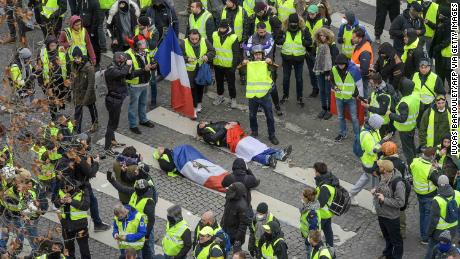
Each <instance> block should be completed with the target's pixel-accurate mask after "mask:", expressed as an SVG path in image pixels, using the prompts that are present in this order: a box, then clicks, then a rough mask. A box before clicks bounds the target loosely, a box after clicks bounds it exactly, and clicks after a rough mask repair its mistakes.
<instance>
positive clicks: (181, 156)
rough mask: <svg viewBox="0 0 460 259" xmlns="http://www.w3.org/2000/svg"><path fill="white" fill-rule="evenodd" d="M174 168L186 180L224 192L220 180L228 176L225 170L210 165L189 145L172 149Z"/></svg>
mask: <svg viewBox="0 0 460 259" xmlns="http://www.w3.org/2000/svg"><path fill="white" fill-rule="evenodd" d="M173 160H174V164H175V165H176V168H177V169H178V170H179V172H180V173H181V174H182V175H183V176H185V177H186V178H187V179H189V180H191V181H193V182H195V183H197V184H199V185H202V186H205V187H207V188H209V189H213V190H216V191H219V192H225V188H223V187H222V180H223V179H224V177H225V176H226V175H228V172H227V170H225V169H223V168H222V167H220V166H218V165H216V164H214V163H212V162H211V161H209V159H207V158H206V157H205V156H203V155H202V154H201V153H200V152H199V151H198V150H196V149H195V148H194V147H192V146H190V145H180V146H177V147H174V149H173Z"/></svg>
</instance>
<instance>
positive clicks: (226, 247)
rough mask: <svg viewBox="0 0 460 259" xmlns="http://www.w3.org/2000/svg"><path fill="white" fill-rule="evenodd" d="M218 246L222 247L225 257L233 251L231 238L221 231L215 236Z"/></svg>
mask: <svg viewBox="0 0 460 259" xmlns="http://www.w3.org/2000/svg"><path fill="white" fill-rule="evenodd" d="M215 237H216V240H215V241H216V244H218V245H219V246H220V248H221V249H222V251H223V252H224V255H225V256H227V255H228V253H229V252H230V250H231V249H232V243H231V242H230V236H229V235H228V234H227V233H226V232H225V231H224V230H223V229H220V230H219V231H217V232H216V234H215ZM222 239H223V240H222Z"/></svg>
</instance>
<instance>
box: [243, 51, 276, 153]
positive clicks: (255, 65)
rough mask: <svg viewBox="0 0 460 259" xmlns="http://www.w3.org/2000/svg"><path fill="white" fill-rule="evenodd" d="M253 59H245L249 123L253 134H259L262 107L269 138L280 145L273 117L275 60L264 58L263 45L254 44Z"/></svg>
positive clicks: (274, 143)
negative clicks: (259, 118)
mask: <svg viewBox="0 0 460 259" xmlns="http://www.w3.org/2000/svg"><path fill="white" fill-rule="evenodd" d="M252 55H253V61H249V60H244V61H243V65H244V66H246V73H247V75H248V77H247V84H246V98H248V99H249V125H250V127H251V135H252V136H253V137H256V136H258V133H259V131H258V124H257V111H258V109H259V106H261V107H262V109H263V110H264V113H265V118H266V120H267V128H268V139H269V140H270V142H272V144H273V145H278V144H279V141H278V139H277V138H276V136H275V119H274V118H273V110H272V101H271V99H270V92H271V90H272V87H273V80H272V78H271V75H272V72H271V70H272V68H273V67H275V66H274V65H273V61H272V60H271V59H270V58H267V59H264V48H263V46H262V45H255V46H252Z"/></svg>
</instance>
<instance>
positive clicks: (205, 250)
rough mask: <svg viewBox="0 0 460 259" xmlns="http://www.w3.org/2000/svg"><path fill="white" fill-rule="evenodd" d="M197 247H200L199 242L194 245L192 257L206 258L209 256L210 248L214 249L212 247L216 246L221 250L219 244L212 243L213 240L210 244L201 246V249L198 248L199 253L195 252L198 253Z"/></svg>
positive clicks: (197, 258)
mask: <svg viewBox="0 0 460 259" xmlns="http://www.w3.org/2000/svg"><path fill="white" fill-rule="evenodd" d="M198 247H201V244H198V245H197V246H196V247H195V249H194V250H193V258H196V259H208V258H210V253H211V251H212V249H214V248H217V249H219V250H220V251H221V252H222V249H221V248H220V246H219V245H218V244H216V243H214V242H212V243H211V244H209V245H207V246H206V247H203V249H201V250H200V253H199V254H197V253H198ZM222 253H223V252H222Z"/></svg>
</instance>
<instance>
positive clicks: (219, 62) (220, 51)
mask: <svg viewBox="0 0 460 259" xmlns="http://www.w3.org/2000/svg"><path fill="white" fill-rule="evenodd" d="M237 38H238V37H237V36H236V35H235V34H230V35H228V36H227V37H226V38H225V40H224V43H223V44H221V43H220V37H219V35H218V34H217V32H216V31H215V32H214V33H213V34H212V45H213V46H214V48H215V49H216V57H215V58H214V59H213V64H214V65H215V66H220V67H226V68H229V67H232V64H233V50H232V45H233V43H234V42H235V41H236V40H237Z"/></svg>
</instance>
